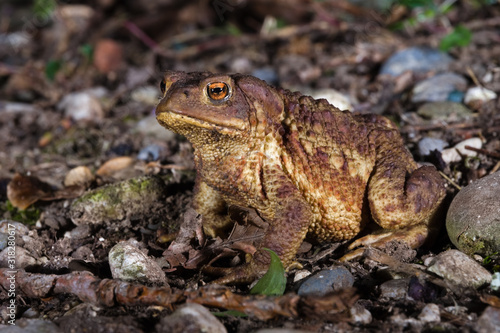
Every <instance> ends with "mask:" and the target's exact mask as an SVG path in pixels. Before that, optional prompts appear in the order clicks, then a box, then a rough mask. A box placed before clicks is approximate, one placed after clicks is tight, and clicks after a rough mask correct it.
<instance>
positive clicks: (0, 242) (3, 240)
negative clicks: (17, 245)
mask: <svg viewBox="0 0 500 333" xmlns="http://www.w3.org/2000/svg"><path fill="white" fill-rule="evenodd" d="M8 242H9V235H8V234H6V233H3V232H0V251H1V250H3V249H5V248H6V247H7V243H8Z"/></svg>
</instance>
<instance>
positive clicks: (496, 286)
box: [490, 272, 500, 291]
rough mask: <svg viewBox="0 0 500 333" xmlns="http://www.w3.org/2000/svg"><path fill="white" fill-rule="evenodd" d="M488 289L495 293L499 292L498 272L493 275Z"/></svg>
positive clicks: (499, 277) (499, 273) (499, 274)
mask: <svg viewBox="0 0 500 333" xmlns="http://www.w3.org/2000/svg"><path fill="white" fill-rule="evenodd" d="M490 287H491V289H492V290H495V291H498V290H500V272H496V273H494V274H493V277H492V279H491V284H490Z"/></svg>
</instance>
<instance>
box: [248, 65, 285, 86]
mask: <svg viewBox="0 0 500 333" xmlns="http://www.w3.org/2000/svg"><path fill="white" fill-rule="evenodd" d="M252 75H253V76H255V77H256V78H259V79H261V80H264V81H266V82H267V83H269V84H271V85H277V84H278V83H279V77H278V73H276V71H275V70H274V68H272V67H262V68H257V69H255V70H254V71H253V72H252Z"/></svg>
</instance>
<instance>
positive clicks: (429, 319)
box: [418, 303, 441, 323]
mask: <svg viewBox="0 0 500 333" xmlns="http://www.w3.org/2000/svg"><path fill="white" fill-rule="evenodd" d="M418 319H420V321H423V322H426V323H439V322H440V321H441V314H440V312H439V306H438V305H437V304H433V303H429V304H427V305H426V306H425V307H424V308H423V309H422V312H420V314H419V315H418Z"/></svg>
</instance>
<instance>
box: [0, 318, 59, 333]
mask: <svg viewBox="0 0 500 333" xmlns="http://www.w3.org/2000/svg"><path fill="white" fill-rule="evenodd" d="M49 332H50V333H60V332H62V330H61V329H60V328H59V327H58V326H57V325H56V324H54V323H53V322H50V321H48V320H42V319H24V318H23V319H19V320H16V324H15V326H5V327H3V328H0V333H49Z"/></svg>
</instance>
